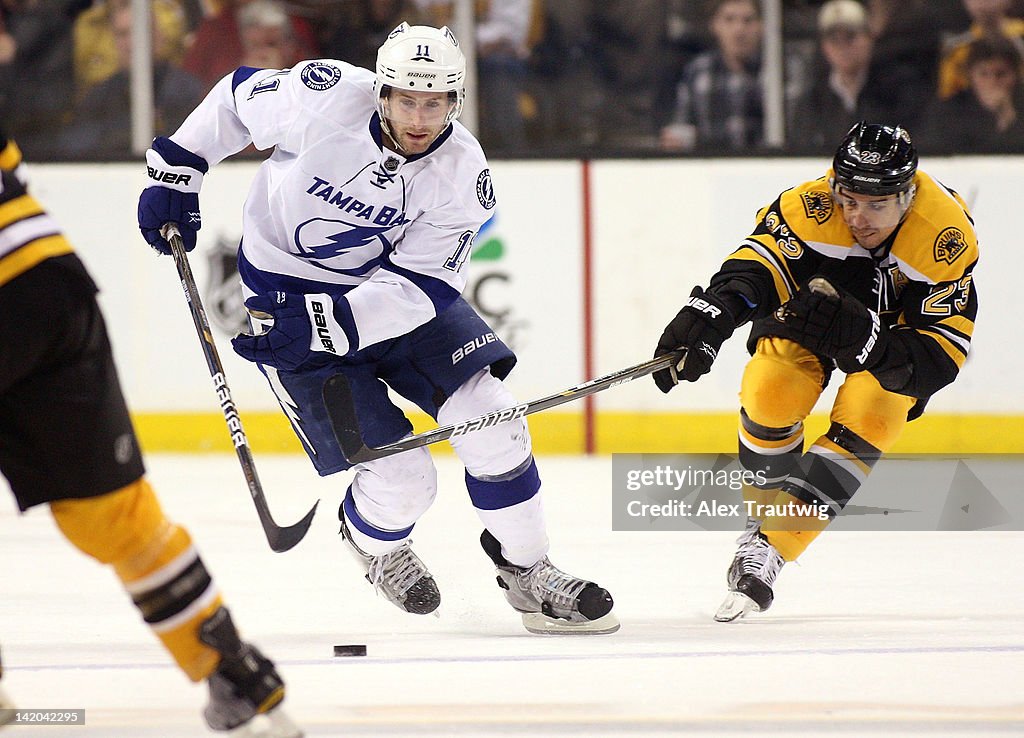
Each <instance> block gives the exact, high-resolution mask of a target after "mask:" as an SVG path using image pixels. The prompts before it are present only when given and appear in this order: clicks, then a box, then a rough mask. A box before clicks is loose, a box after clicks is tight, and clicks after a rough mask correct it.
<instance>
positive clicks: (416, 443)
mask: <svg viewBox="0 0 1024 738" xmlns="http://www.w3.org/2000/svg"><path fill="white" fill-rule="evenodd" d="M685 353H686V352H685V351H673V352H672V353H669V354H664V355H663V356H658V357H656V358H654V359H651V360H650V361H645V362H644V363H643V364H637V365H636V366H631V367H627V368H626V369H620V370H619V371H617V372H612V373H611V374H606V375H604V376H603V377H598V378H597V379H591V380H590V381H589V382H584V383H583V384H578V385H576V386H575V387H570V388H569V389H566V390H562V391H561V392H558V393H556V394H553V395H548V396H547V397H542V398H540V399H539V400H532V401H530V402H526V403H523V404H522V405H516V406H515V407H509V408H505V409H504V410H495V411H493V412H489V413H485V414H484V415H480V416H477V417H475V418H470V419H469V420H463V421H461V422H459V423H454V424H452V425H445V426H442V427H440V428H435V429H434V430H430V431H426V432H424V433H418V434H416V435H412V436H407V437H406V438H402V439H400V440H398V441H395V442H394V443H387V444H385V445H383V446H368V445H366V442H365V441H364V440H363V434H362V433H361V432H360V430H359V418H358V417H357V416H356V407H355V400H354V398H353V397H352V388H351V387H350V386H349V383H348V380H347V379H346V378H345V375H343V374H335V375H334V376H333V377H331V378H330V379H328V380H327V383H326V384H325V385H324V402H325V403H326V405H327V412H328V414H329V415H330V418H331V424H332V425H333V426H334V435H335V436H336V437H337V439H338V445H340V446H341V452H342V453H343V454H345V458H346V459H348V461H349V463H350V464H360V463H362V462H364V461H373V460H374V459H381V458H383V457H385V456H391V455H392V454H398V453H401V452H403V451H408V450H410V449H414V448H419V447H420V446H429V445H430V444H432V443H438V442H440V441H446V440H448V439H449V438H454V437H457V436H461V435H464V434H466V433H472V432H474V431H478V430H483V429H484V428H490V427H492V426H495V425H498V424H500V423H507V422H508V421H510V420H517V419H519V418H522V417H525V416H527V415H533V413H539V412H540V411H541V410H547V409H548V408H552V407H556V406H558V405H563V404H565V403H567V402H572V401H573V400H578V399H580V398H581V397H586V396H587V395H593V394H596V393H598V392H601V391H603V390H606V389H608V388H609V387H614V386H616V385H619V384H623V383H625V382H630V381H632V380H634V379H637V378H639V377H645V376H647V375H648V374H653V373H654V372H656V371H660V370H661V369H667V368H668V367H670V366H673V365H674V364H677V363H678V362H679V361H680V360H681V359H682V358H683V356H684V355H685Z"/></svg>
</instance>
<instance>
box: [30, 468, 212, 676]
mask: <svg viewBox="0 0 1024 738" xmlns="http://www.w3.org/2000/svg"><path fill="white" fill-rule="evenodd" d="M50 510H51V511H52V513H53V517H54V520H56V522H57V525H58V527H59V528H60V530H61V532H63V533H64V535H65V536H66V537H67V539H68V540H69V541H71V542H72V543H73V544H74V545H75V546H76V547H77V548H78V549H79V550H81V551H83V552H84V553H86V554H88V555H89V556H91V557H93V558H94V559H96V560H97V561H99V562H100V563H103V564H110V565H111V566H113V568H114V571H115V573H116V574H117V576H118V577H119V578H120V579H121V581H122V582H123V583H124V587H125V589H126V590H127V591H128V593H129V594H130V595H131V597H132V601H133V602H134V603H135V606H136V607H137V608H138V609H139V612H140V613H141V614H142V618H143V620H145V621H146V623H147V624H148V625H149V627H150V628H151V629H152V630H153V632H154V633H156V635H157V637H158V638H159V639H160V640H161V641H162V642H163V644H164V646H165V647H166V648H167V650H168V651H169V652H170V653H171V656H173V657H174V660H175V661H176V662H177V663H178V665H179V666H180V667H181V669H182V670H183V671H184V672H185V674H186V675H187V676H188V677H189V679H191V680H192V681H199V680H201V679H204V678H206V677H207V676H209V675H210V673H211V672H213V670H214V669H215V668H216V667H217V664H218V662H219V661H220V654H219V653H218V652H217V651H216V650H214V649H213V648H211V647H210V646H208V645H206V644H205V643H203V642H202V641H200V640H199V626H200V625H201V624H202V623H203V622H204V621H205V620H206V619H207V618H209V617H210V615H211V614H212V613H213V612H214V611H215V610H217V608H219V607H220V606H221V604H222V601H221V596H220V592H219V591H218V590H217V587H216V585H215V584H214V582H213V580H212V578H211V577H210V574H209V572H208V571H207V570H206V567H205V566H204V565H203V562H202V559H200V558H199V553H198V552H197V551H196V549H195V547H194V546H193V545H192V538H191V536H190V535H189V533H188V531H187V530H185V529H184V528H182V527H181V526H179V525H176V524H174V523H172V522H170V521H169V520H168V519H167V518H166V517H165V516H164V513H163V510H162V509H161V507H160V503H159V501H158V500H157V498H156V495H155V494H154V492H153V489H152V487H150V485H149V483H148V482H147V481H146V480H145V479H144V478H140V479H139V480H137V481H136V482H134V483H132V484H130V485H128V486H127V487H123V488H122V489H119V490H117V491H114V492H111V493H109V494H106V495H101V496H99V497H90V498H86V499H73V500H59V501H57V502H53V503H51V504H50Z"/></svg>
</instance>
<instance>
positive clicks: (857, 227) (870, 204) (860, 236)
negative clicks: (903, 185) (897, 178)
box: [835, 187, 906, 249]
mask: <svg viewBox="0 0 1024 738" xmlns="http://www.w3.org/2000/svg"><path fill="white" fill-rule="evenodd" d="M835 200H836V204H837V205H838V206H839V210H840V211H841V212H842V214H843V220H845V221H846V225H847V226H849V227H850V231H851V232H852V233H853V237H854V238H855V239H857V243H859V244H860V245H861V246H863V247H864V248H866V249H873V248H875V247H877V246H880V245H881V244H882V242H883V241H885V239H887V238H888V237H889V236H891V235H892V232H893V231H895V230H896V226H898V225H899V224H900V221H901V220H902V219H903V214H904V213H905V212H906V208H905V207H904V206H903V205H901V204H900V200H899V196H898V195H884V196H876V195H860V194H858V193H856V192H850V191H849V190H847V189H844V188H843V187H837V188H836V192H835Z"/></svg>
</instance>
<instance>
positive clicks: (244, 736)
mask: <svg viewBox="0 0 1024 738" xmlns="http://www.w3.org/2000/svg"><path fill="white" fill-rule="evenodd" d="M199 639H200V640H201V641H202V642H203V643H205V644H207V645H208V646H211V647H213V648H215V649H216V650H217V651H219V652H220V653H221V655H222V657H221V661H220V664H219V665H218V666H217V670H216V671H215V672H213V673H212V674H211V675H210V676H209V678H208V679H207V684H208V685H209V688H210V702H209V703H208V704H207V705H206V708H205V709H204V710H203V717H204V718H206V724H207V725H209V726H210V728H211V729H212V730H215V731H219V732H223V733H225V734H226V735H230V736H232V738H302V735H303V733H302V730H301V729H300V728H299V727H298V726H297V725H296V724H295V723H294V722H293V721H292V719H291V718H290V717H288V715H287V713H285V711H284V708H283V707H282V706H281V703H282V702H283V701H284V691H285V690H284V682H283V681H282V680H281V677H280V676H279V675H278V673H277V670H276V669H275V668H274V664H273V662H272V661H270V659H268V658H267V657H265V656H264V655H263V654H262V653H260V652H259V650H258V649H257V648H256V647H255V646H252V645H251V644H248V643H243V642H242V641H241V640H240V639H239V637H238V632H237V631H236V630H235V626H234V624H233V623H232V622H231V616H230V614H229V613H228V611H227V610H226V609H225V608H221V609H219V610H217V612H215V613H214V614H213V615H212V616H211V617H210V619H209V620H207V621H206V622H204V623H203V624H202V625H201V626H200V628H199Z"/></svg>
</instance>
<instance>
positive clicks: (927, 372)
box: [711, 171, 978, 398]
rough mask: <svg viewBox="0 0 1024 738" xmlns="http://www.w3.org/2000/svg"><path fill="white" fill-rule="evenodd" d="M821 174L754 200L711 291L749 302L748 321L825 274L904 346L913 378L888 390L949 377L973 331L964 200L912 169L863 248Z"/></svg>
mask: <svg viewBox="0 0 1024 738" xmlns="http://www.w3.org/2000/svg"><path fill="white" fill-rule="evenodd" d="M830 176H831V172H829V173H828V174H827V175H826V176H825V177H822V178H821V179H817V180H814V181H812V182H806V183H804V184H802V185H799V186H798V187H794V188H793V189H790V190H787V191H785V192H783V193H782V194H781V195H780V196H779V197H778V199H776V200H775V202H773V203H771V204H770V205H768V206H767V207H765V208H762V209H761V210H760V211H759V212H758V214H757V225H756V226H755V228H754V232H753V233H752V234H751V235H750V236H749V237H748V238H747V239H746V240H745V241H744V242H743V244H742V245H741V246H740V247H739V248H738V249H737V250H736V251H734V252H733V253H732V254H731V255H730V256H729V257H728V259H727V260H726V261H725V263H724V264H723V266H722V269H721V270H720V271H719V272H718V273H717V274H716V275H715V276H714V277H713V278H712V280H711V285H712V289H715V288H719V289H724V290H726V291H738V292H741V293H742V294H743V295H744V296H745V301H746V303H747V304H748V305H753V306H754V307H753V312H752V313H751V314H750V315H749V316H747V317H749V318H753V319H755V320H756V319H764V318H766V316H770V315H771V314H772V312H773V311H774V310H775V309H776V308H777V307H778V306H779V305H781V304H782V303H784V302H786V301H787V300H789V299H790V298H791V297H792V296H793V295H794V294H795V293H796V291H797V289H799V288H800V287H801V286H802V285H804V284H806V283H807V281H808V280H809V279H810V278H811V277H813V276H815V275H823V276H825V277H827V278H828V279H829V280H830V281H831V282H832V283H833V284H835V285H838V286H841V287H843V288H845V289H846V290H847V291H848V292H850V293H851V294H853V295H854V296H855V297H857V298H858V299H859V300H861V301H862V302H863V303H864V304H865V305H867V306H868V307H869V308H871V309H872V310H875V311H876V312H877V313H878V314H879V316H880V317H881V319H882V321H883V322H884V323H885V324H886V325H888V326H889V327H890V328H892V330H893V335H894V337H898V339H899V340H900V343H901V344H902V345H903V347H904V348H905V349H906V350H907V352H908V354H909V357H910V363H911V365H912V368H913V377H912V379H911V380H910V382H909V383H908V384H907V385H906V386H905V387H902V388H900V389H899V390H895V391H899V392H900V393H901V394H907V395H910V396H913V397H919V398H926V397H928V396H930V395H932V394H934V392H936V391H937V390H939V389H940V388H942V387H943V386H945V385H947V384H949V383H950V382H952V381H953V379H954V378H955V377H956V375H957V372H958V371H959V369H960V367H962V366H963V363H964V360H965V358H966V356H967V351H968V348H969V347H970V341H971V335H972V334H973V331H974V320H975V316H976V314H977V310H978V300H977V294H976V290H975V287H974V284H973V281H972V272H973V270H974V266H975V264H976V263H977V261H978V243H977V236H976V234H975V231H974V222H973V220H972V219H971V216H970V213H969V212H968V209H967V205H966V204H965V203H964V201H963V199H962V198H961V197H960V196H959V195H958V194H957V193H956V192H954V191H953V190H951V189H949V188H948V187H946V186H944V185H943V184H942V183H940V182H938V181H937V180H935V179H933V178H932V177H931V176H929V175H928V174H926V173H924V172H921V171H918V173H917V175H916V176H915V180H914V181H915V184H916V185H917V194H916V197H915V199H914V202H913V205H912V206H911V209H910V211H909V212H908V213H907V215H906V217H905V218H904V220H903V222H902V223H901V224H900V225H899V227H898V228H897V229H896V231H895V233H894V234H893V235H892V236H890V237H889V239H887V240H886V242H885V243H883V244H881V246H879V247H878V248H876V249H874V250H872V251H868V250H866V249H864V248H862V247H861V246H860V245H859V244H857V242H856V240H855V239H854V237H853V234H852V233H851V231H850V229H849V227H848V226H847V225H846V222H845V221H844V220H843V215H842V212H841V211H840V209H839V208H838V206H837V205H836V204H835V203H834V201H833V199H832V195H831V192H830V188H829V177H830ZM737 287H739V289H737ZM759 328H761V331H762V334H763V333H764V332H768V331H765V326H764V325H761V326H758V325H755V327H754V333H755V335H756V334H757V333H758V330H759Z"/></svg>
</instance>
